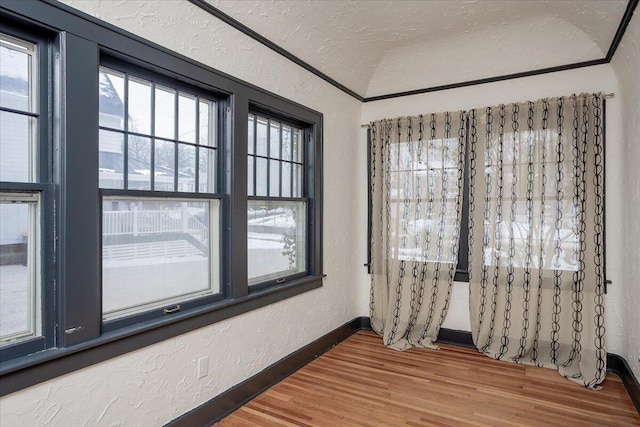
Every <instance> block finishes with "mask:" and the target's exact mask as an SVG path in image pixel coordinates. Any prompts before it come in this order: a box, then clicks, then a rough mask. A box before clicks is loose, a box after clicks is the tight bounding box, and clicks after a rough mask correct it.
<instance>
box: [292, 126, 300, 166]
mask: <svg viewBox="0 0 640 427" xmlns="http://www.w3.org/2000/svg"><path fill="white" fill-rule="evenodd" d="M293 161H294V162H298V163H302V130H301V129H294V132H293Z"/></svg>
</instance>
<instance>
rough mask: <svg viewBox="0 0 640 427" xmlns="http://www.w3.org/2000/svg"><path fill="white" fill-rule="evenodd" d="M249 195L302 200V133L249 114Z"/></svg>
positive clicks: (292, 126)
mask: <svg viewBox="0 0 640 427" xmlns="http://www.w3.org/2000/svg"><path fill="white" fill-rule="evenodd" d="M247 130H248V135H249V138H248V143H249V145H248V147H247V149H248V154H249V158H248V165H247V167H248V176H247V178H248V179H247V181H248V184H247V191H248V194H249V196H258V197H293V198H302V197H304V196H303V191H304V188H303V187H304V186H303V171H304V162H303V151H304V147H303V143H302V139H303V138H302V135H303V130H302V129H301V128H299V127H296V126H295V125H290V124H286V123H284V122H281V121H278V120H275V119H271V118H267V117H264V116H260V115H259V114H249V121H248V129H247Z"/></svg>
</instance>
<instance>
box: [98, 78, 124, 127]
mask: <svg viewBox="0 0 640 427" xmlns="http://www.w3.org/2000/svg"><path fill="white" fill-rule="evenodd" d="M99 93H100V126H104V127H109V128H113V129H124V101H123V100H124V74H122V73H118V72H116V71H113V70H109V69H108V68H100V89H99Z"/></svg>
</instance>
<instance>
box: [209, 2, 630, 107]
mask: <svg viewBox="0 0 640 427" xmlns="http://www.w3.org/2000/svg"><path fill="white" fill-rule="evenodd" d="M207 1H208V2H209V3H211V4H212V5H213V6H215V7H217V8H218V9H220V10H221V11H222V12H224V13H226V14H227V15H229V16H231V17H232V18H234V19H236V20H238V21H239V22H241V23H242V24H244V25H246V26H248V27H249V28H251V29H253V30H254V31H256V32H257V33H259V34H261V35H263V36H264V37H266V38H267V39H269V40H271V41H272V42H274V43H275V44H277V45H279V46H281V47H282V48H284V49H286V50H288V51H289V52H291V53H292V54H294V55H295V56H297V57H299V58H301V59H302V60H303V61H305V62H307V63H308V64H310V65H312V66H313V67H315V68H317V69H318V70H320V71H321V72H323V73H325V74H327V75H329V76H330V77H331V78H333V79H334V80H336V81H338V82H340V83H342V84H343V85H345V86H347V87H348V88H350V89H352V90H353V91H355V92H356V93H358V94H360V95H362V96H365V97H371V96H376V95H384V94H389V93H395V92H401V91H407V90H414V89H422V88H427V87H433V86H439V85H444V84H452V83H459V82H464V81H469V80H475V79H482V78H490V77H495V76H500V75H505V74H511V73H516V72H524V71H531V70H536V69H541V68H546V67H554V66H560V65H566V64H571V63H577V62H582V61H588V60H593V59H601V58H603V57H605V56H606V54H607V51H608V49H609V46H610V44H611V41H612V40H613V38H614V35H615V33H616V30H617V28H618V25H619V24H620V21H621V19H622V16H623V15H624V11H625V8H626V6H627V0H552V1H543V0H517V1H507V0H464V1H463V0H448V1H435V0H433V1H420V0H413V1H408V0H399V1H386V0H321V1H283V0H280V1H278V0H244V1H238V0H207Z"/></svg>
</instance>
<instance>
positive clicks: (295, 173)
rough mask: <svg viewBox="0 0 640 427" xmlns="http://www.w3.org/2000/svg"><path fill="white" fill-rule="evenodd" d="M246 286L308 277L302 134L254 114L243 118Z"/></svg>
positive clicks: (294, 127)
mask: <svg viewBox="0 0 640 427" xmlns="http://www.w3.org/2000/svg"><path fill="white" fill-rule="evenodd" d="M247 125H248V128H247V131H248V146H247V153H248V163H247V192H248V195H249V201H248V206H247V208H248V212H247V216H248V218H247V221H248V227H247V230H248V236H247V238H248V242H247V244H248V246H247V268H248V280H249V285H255V284H258V283H264V282H270V281H273V280H276V279H277V281H278V282H280V281H283V280H284V278H286V277H289V276H296V275H298V274H303V273H304V272H306V271H307V203H308V200H307V199H306V198H305V197H304V181H303V172H304V167H305V164H304V160H303V159H304V157H303V151H304V147H303V143H302V141H303V135H304V131H303V129H302V128H300V127H298V126H296V125H292V124H289V123H286V122H284V121H282V120H278V119H275V118H272V117H267V116H263V115H261V114H259V113H250V114H249V117H248V123H247Z"/></svg>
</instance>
